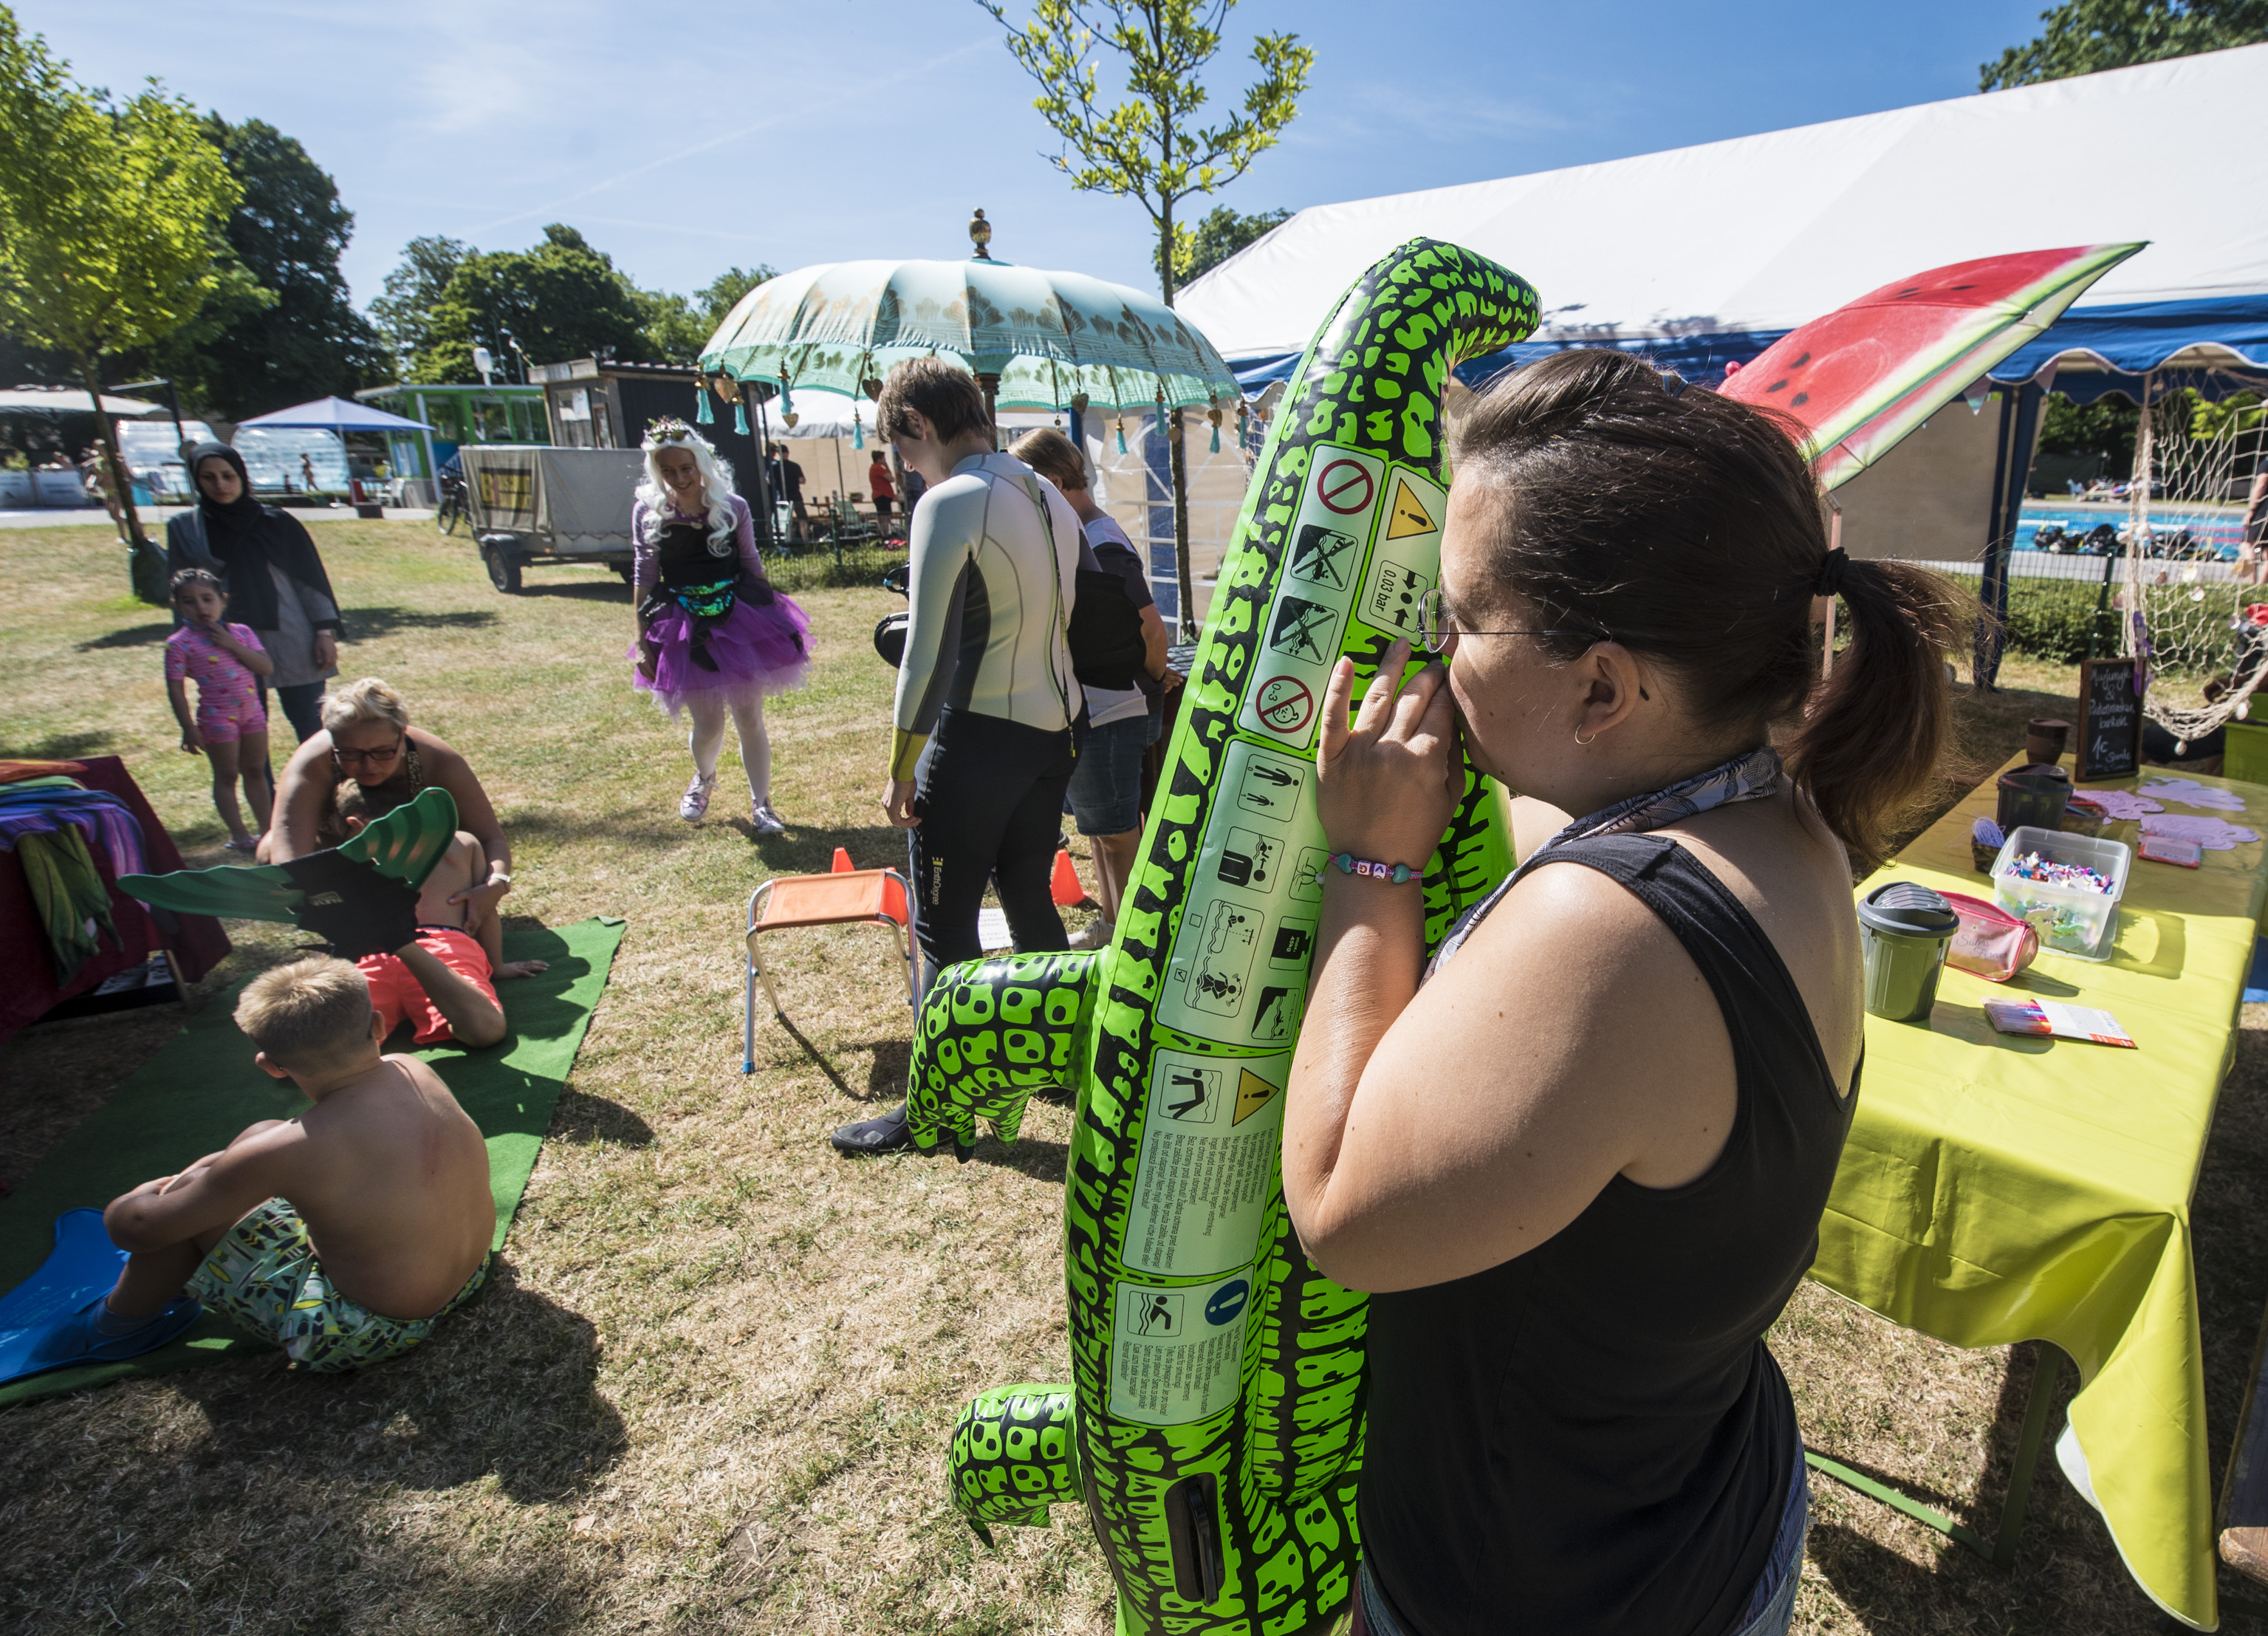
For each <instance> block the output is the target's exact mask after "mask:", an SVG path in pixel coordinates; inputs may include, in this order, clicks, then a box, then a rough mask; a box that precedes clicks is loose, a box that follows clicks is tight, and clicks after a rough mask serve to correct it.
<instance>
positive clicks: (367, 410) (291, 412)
mask: <svg viewBox="0 0 2268 1636" xmlns="http://www.w3.org/2000/svg"><path fill="white" fill-rule="evenodd" d="M238 424H239V425H240V426H272V427H275V428H276V429H277V430H278V431H282V430H284V429H287V428H291V429H300V430H317V431H329V432H335V433H337V434H338V435H339V437H340V438H342V439H343V438H344V437H345V436H346V434H347V433H348V432H350V431H376V432H383V433H385V434H386V435H387V441H388V442H389V443H391V442H393V441H394V438H395V436H396V434H399V433H403V432H415V433H416V434H417V436H418V438H419V439H420V440H421V441H422V442H423V445H424V448H425V462H424V464H425V469H426V470H427V471H429V472H430V471H431V470H432V469H433V429H432V428H431V426H428V425H427V424H425V423H424V422H423V421H422V420H409V419H407V418H405V417H404V416H400V415H390V414H388V413H387V411H386V410H384V409H374V408H372V406H371V405H369V404H367V403H357V402H354V401H353V400H351V399H349V398H317V399H316V400H315V401H314V402H312V403H298V404H294V405H293V406H292V407H291V408H290V409H273V410H270V411H269V413H267V414H265V415H254V416H253V417H252V418H251V419H249V420H246V421H239V423H238ZM410 463H411V462H409V461H402V460H400V459H398V458H397V459H396V460H395V461H394V465H395V466H397V467H401V466H404V465H409V464H410Z"/></svg>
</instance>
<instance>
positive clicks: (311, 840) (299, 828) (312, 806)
mask: <svg viewBox="0 0 2268 1636" xmlns="http://www.w3.org/2000/svg"><path fill="white" fill-rule="evenodd" d="M337 787H338V784H337V780H335V778H334V777H332V776H331V735H330V733H328V731H326V732H322V733H316V734H315V735H314V737H313V738H311V739H309V740H308V741H306V743H305V744H302V745H301V746H300V747H299V748H298V749H296V750H294V751H293V752H292V753H291V760H290V761H288V762H286V763H284V771H283V774H282V775H281V776H280V777H278V778H277V779H276V809H275V817H274V819H273V821H272V822H270V824H269V862H271V863H278V864H288V863H290V862H291V860H292V859H295V858H305V857H306V855H307V854H308V853H310V852H319V851H322V841H321V839H320V837H319V836H317V835H316V833H315V830H316V827H317V826H318V825H319V824H320V822H322V816H323V806H324V803H326V802H327V801H328V800H331V799H332V796H333V793H334V792H335V791H336V789H337Z"/></svg>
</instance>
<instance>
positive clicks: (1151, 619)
mask: <svg viewBox="0 0 2268 1636" xmlns="http://www.w3.org/2000/svg"><path fill="white" fill-rule="evenodd" d="M1170 645H1171V644H1170V643H1168V642H1167V638H1166V619H1165V615H1162V614H1160V612H1159V611H1158V605H1157V604H1156V603H1155V602H1149V603H1145V604H1144V606H1143V608H1142V668H1143V669H1145V670H1146V671H1148V672H1149V673H1150V680H1151V681H1152V682H1163V681H1164V680H1165V679H1166V649H1167V647H1168V646H1170Z"/></svg>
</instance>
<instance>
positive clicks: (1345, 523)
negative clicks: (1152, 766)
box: [1237, 447, 1440, 750]
mask: <svg viewBox="0 0 2268 1636" xmlns="http://www.w3.org/2000/svg"><path fill="white" fill-rule="evenodd" d="M1411 481H1412V480H1411V479H1410V478H1408V477H1405V476H1404V475H1403V473H1402V471H1401V470H1400V469H1399V468H1395V469H1394V470H1393V471H1392V472H1391V473H1389V472H1388V468H1387V464H1386V462H1385V461H1381V460H1380V459H1379V458H1378V457H1377V456H1376V455H1374V454H1365V453H1361V452H1360V451H1359V450H1356V449H1341V448H1336V447H1325V448H1320V449H1318V450H1316V451H1315V458H1314V462H1313V463H1312V465H1311V466H1310V467H1309V468H1308V474H1307V484H1306V486H1305V488H1303V489H1302V490H1301V491H1300V509H1299V510H1298V512H1295V513H1294V514H1293V516H1292V527H1291V531H1290V533H1289V534H1287V535H1286V536H1285V537H1286V539H1287V540H1288V541H1289V544H1288V546H1287V547H1286V552H1287V559H1286V561H1285V564H1284V575H1283V578H1282V579H1281V581H1280V582H1279V583H1278V586H1277V587H1276V596H1275V600H1274V601H1273V602H1271V603H1270V606H1269V609H1268V617H1267V623H1266V624H1265V625H1264V626H1263V628H1262V631H1261V647H1262V654H1261V660H1260V665H1261V673H1260V674H1261V677H1262V680H1263V682H1264V683H1265V687H1266V689H1267V691H1268V696H1267V697H1266V698H1265V699H1263V697H1262V696H1261V694H1262V691H1263V689H1261V688H1258V687H1256V688H1254V689H1252V690H1251V691H1249V692H1248V693H1247V694H1246V696H1245V700H1244V706H1243V709H1242V710H1241V711H1240V712H1239V713H1238V717H1237V725H1238V726H1241V727H1243V728H1245V729H1246V730H1247V731H1248V732H1255V733H1266V734H1268V735H1270V737H1273V738H1276V739H1279V740H1282V741H1285V742H1286V743H1288V744H1290V745H1292V747H1293V748H1297V749H1302V750H1304V749H1306V748H1308V746H1309V745H1310V744H1312V743H1313V742H1314V736H1315V716H1316V711H1315V708H1314V706H1315V705H1316V704H1320V703H1321V701H1322V696H1323V684H1324V683H1325V682H1329V680H1330V674H1331V667H1332V666H1333V665H1335V664H1337V662H1338V657H1339V652H1340V651H1341V649H1342V648H1343V647H1344V645H1345V640H1346V624H1347V615H1349V614H1350V613H1351V612H1353V610H1354V601H1355V590H1356V586H1357V585H1358V583H1359V580H1360V578H1361V576H1362V565H1363V554H1364V553H1365V552H1366V551H1367V550H1369V549H1370V541H1371V536H1372V535H1373V534H1375V533H1376V532H1377V530H1378V518H1379V505H1380V502H1381V499H1383V498H1384V497H1385V494H1386V490H1388V488H1389V487H1392V488H1393V489H1394V490H1395V493H1396V494H1397V495H1399V494H1403V493H1405V492H1407V493H1410V494H1412V495H1414V496H1415V497H1414V498H1413V499H1412V500H1411V502H1410V504H1411V505H1413V506H1417V507H1419V508H1421V509H1422V507H1423V506H1424V505H1426V504H1428V503H1429V497H1428V496H1427V495H1426V494H1425V492H1424V491H1423V490H1415V489H1412V488H1411V486H1410V485H1411ZM1433 492H1435V493H1438V492H1439V490H1434V491H1433ZM1397 504H1398V502H1397ZM1439 509H1440V508H1439V506H1438V505H1435V507H1434V512H1432V513H1429V517H1430V516H1431V515H1438V513H1439ZM1397 515H1398V513H1397ZM1302 697H1304V698H1306V699H1307V700H1309V701H1311V703H1310V704H1309V707H1308V708H1307V709H1306V710H1304V711H1303V710H1300V709H1299V708H1297V706H1296V703H1295V701H1297V700H1299V699H1300V698H1302Z"/></svg>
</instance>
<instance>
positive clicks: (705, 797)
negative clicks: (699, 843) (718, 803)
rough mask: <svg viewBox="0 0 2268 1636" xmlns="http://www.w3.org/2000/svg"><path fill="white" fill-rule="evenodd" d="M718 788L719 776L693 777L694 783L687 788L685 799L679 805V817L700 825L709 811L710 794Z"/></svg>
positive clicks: (695, 775)
mask: <svg viewBox="0 0 2268 1636" xmlns="http://www.w3.org/2000/svg"><path fill="white" fill-rule="evenodd" d="M716 787H717V776H716V775H715V774H714V773H711V775H710V776H709V777H705V778H704V777H702V776H701V775H700V774H699V773H696V774H694V775H693V782H692V783H690V784H689V785H686V786H685V798H684V799H683V800H681V801H679V802H678V803H677V815H678V816H679V817H680V818H682V819H684V820H685V822H688V823H698V822H700V821H701V819H702V817H703V815H704V814H706V813H707V812H708V810H709V792H711V790H714V789H715V788H716Z"/></svg>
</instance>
